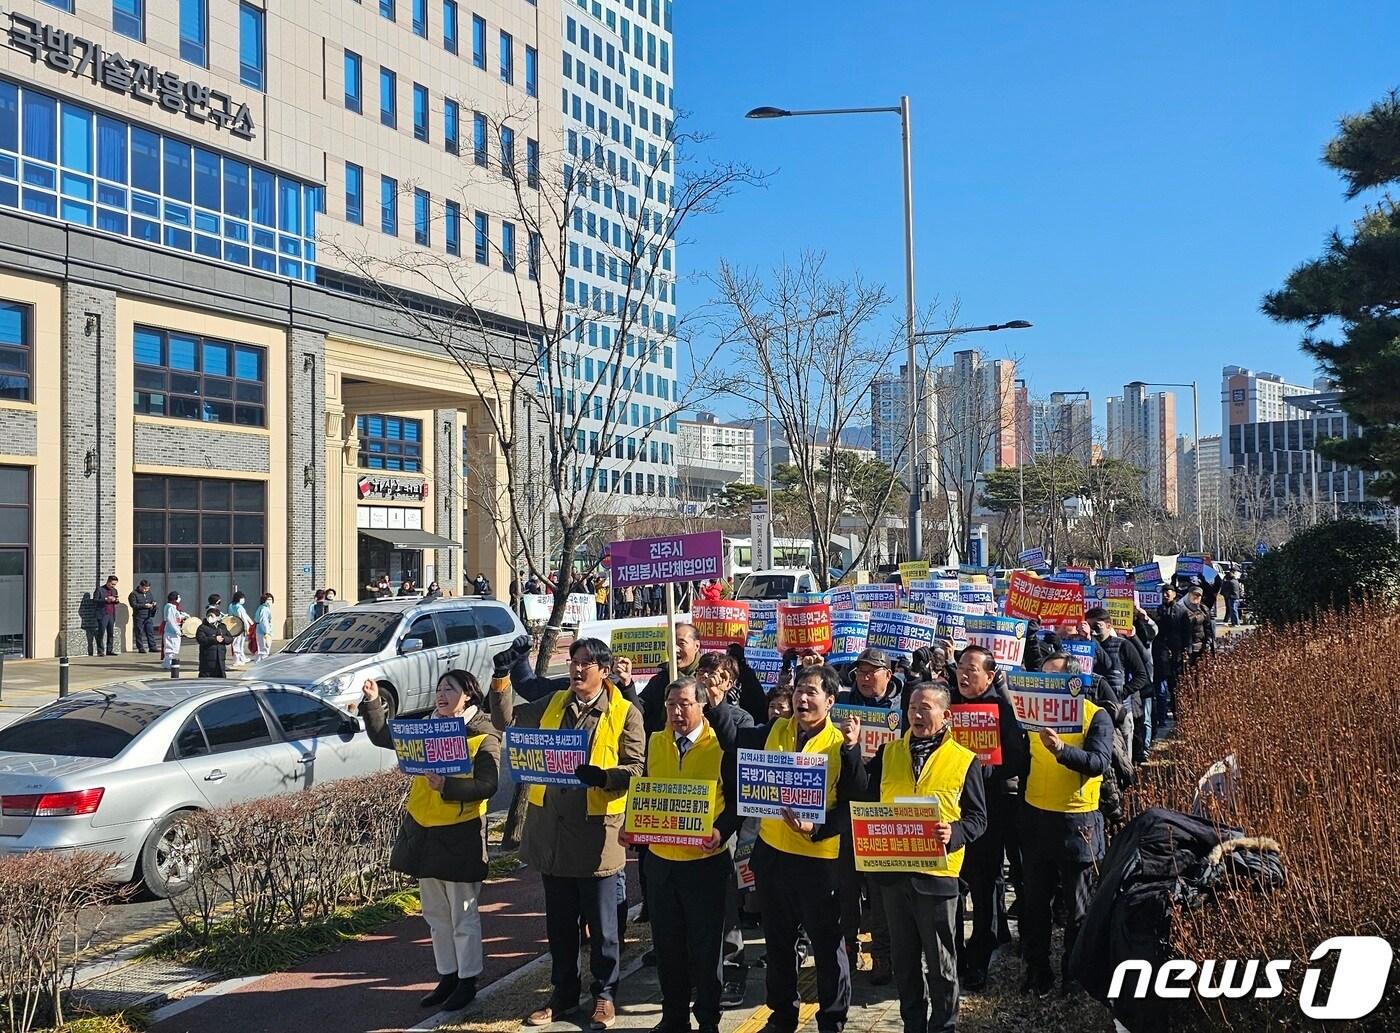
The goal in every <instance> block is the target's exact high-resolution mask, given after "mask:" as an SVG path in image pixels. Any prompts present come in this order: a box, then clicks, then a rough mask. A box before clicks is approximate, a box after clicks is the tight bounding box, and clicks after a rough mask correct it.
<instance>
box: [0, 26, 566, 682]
mask: <svg viewBox="0 0 1400 1033" xmlns="http://www.w3.org/2000/svg"><path fill="white" fill-rule="evenodd" d="M6 6H7V10H6V12H5V14H4V15H3V17H4V18H5V20H6V22H7V25H6V28H7V33H8V37H7V45H6V46H4V47H3V48H0V352H2V353H3V355H4V358H5V369H6V373H5V375H4V377H3V378H0V394H3V399H2V400H0V437H3V441H4V444H3V445H0V505H3V508H4V510H5V517H6V519H5V520H4V521H3V525H0V526H3V532H2V533H3V541H2V542H0V572H3V573H0V643H3V648H4V650H5V652H6V653H9V654H13V655H31V656H52V655H56V654H59V653H63V652H80V651H81V650H82V649H83V648H84V646H85V643H84V632H85V631H86V630H88V629H90V628H91V626H92V625H91V619H92V614H91V612H90V608H89V602H88V598H89V595H90V593H91V592H92V591H93V590H94V588H95V587H96V586H97V585H99V584H100V583H101V582H102V581H103V579H104V578H105V577H106V576H107V575H108V574H111V573H116V574H117V575H118V576H119V577H120V578H121V587H122V594H123V598H124V597H125V593H126V591H128V590H129V589H130V588H132V587H134V585H135V582H136V581H137V580H139V579H140V578H143V577H144V578H147V579H148V580H150V581H151V583H152V585H153V587H154V590H155V592H156V595H157V597H158V598H160V599H164V597H165V594H166V593H167V592H168V591H172V590H174V591H179V592H181V594H182V595H183V598H184V602H185V605H186V607H187V608H189V609H191V610H198V609H199V607H200V605H201V604H202V602H203V600H204V599H205V597H206V596H208V595H209V594H210V593H213V592H218V593H220V594H221V595H222V596H223V597H224V599H228V598H229V597H230V595H231V594H232V591H233V590H234V589H235V588H237V589H239V590H242V591H243V592H245V593H246V594H247V595H248V596H249V598H250V599H253V600H256V598H257V597H258V595H259V594H260V593H261V592H263V591H269V592H272V593H273V594H274V596H275V598H276V605H275V613H276V616H277V627H276V634H277V635H278V636H279V637H280V636H282V635H284V634H287V633H290V632H292V631H294V630H295V629H296V627H297V626H298V625H299V624H300V623H304V616H305V612H306V607H307V604H308V602H309V600H310V598H311V595H312V592H313V590H314V589H316V588H318V587H322V586H326V585H331V586H334V587H336V588H337V589H338V590H339V593H340V595H341V597H342V598H344V599H351V598H354V597H356V596H357V595H358V594H359V589H360V588H361V586H362V585H364V584H365V583H366V582H367V581H368V580H369V578H370V577H373V576H375V575H378V574H381V573H387V574H389V575H390V576H391V577H392V578H395V579H398V578H401V577H412V578H414V579H415V580H417V581H418V582H419V583H420V584H421V583H424V582H426V581H428V580H431V579H434V578H436V579H437V580H439V581H441V582H442V584H443V586H444V587H445V588H447V589H448V590H460V586H461V582H462V573H463V568H464V567H468V568H469V569H470V570H471V571H472V572H475V571H477V570H482V571H485V572H486V573H487V574H488V575H489V576H490V577H491V579H492V581H493V582H494V583H495V584H497V585H504V584H505V583H506V582H507V581H508V579H509V573H508V571H509V565H508V564H509V561H508V559H506V558H505V557H506V556H507V555H508V552H509V544H508V543H507V542H505V541H503V540H502V532H501V531H500V528H502V527H507V526H509V525H508V523H504V524H503V523H502V518H503V517H504V518H506V519H507V520H508V518H509V511H508V501H507V500H505V499H504V498H503V492H502V484H503V480H504V473H503V471H504V465H503V464H504V457H503V455H502V452H501V450H500V448H499V447H498V445H497V438H496V434H495V433H494V432H493V424H492V422H491V411H490V410H488V408H487V406H486V405H485V404H483V402H482V400H481V397H482V395H481V392H480V391H479V390H478V389H477V383H476V377H475V374H479V373H482V372H483V371H484V369H485V363H486V361H487V358H486V357H487V356H488V355H495V356H501V355H509V356H516V355H517V353H518V351H519V349H518V348H517V346H516V343H515V342H518V341H520V340H521V339H524V338H526V337H527V336H528V335H529V334H530V333H531V332H532V329H531V324H532V321H533V320H535V319H538V317H539V312H538V311H537V312H535V313H533V314H532V313H529V312H522V310H521V308H520V307H519V306H518V305H517V304H515V302H514V300H513V299H515V298H516V297H517V294H518V290H520V289H524V290H525V291H526V292H527V293H528V292H529V287H530V285H531V280H532V278H533V276H534V275H535V274H536V270H535V269H534V268H533V263H530V262H527V261H525V260H523V256H525V255H527V254H530V253H532V249H531V245H530V242H529V241H528V240H527V239H526V234H525V232H524V231H523V229H522V228H521V225H520V224H519V223H518V222H517V221H516V220H517V215H518V213H519V211H520V205H519V204H518V202H517V198H516V190H515V186H516V182H517V181H516V180H514V179H513V178H512V176H513V175H515V174H516V173H515V168H516V167H517V166H515V165H512V164H511V163H510V162H507V163H506V164H505V165H504V166H503V165H502V164H501V157H502V155H505V156H506V157H511V153H510V150H511V148H510V146H508V145H511V144H512V142H513V147H514V160H515V161H516V162H521V161H522V159H523V160H524V161H525V163H526V164H528V161H529V156H530V155H531V154H532V153H535V152H537V150H538V148H539V147H540V146H541V143H539V142H542V141H551V140H552V141H559V140H561V139H562V126H561V115H560V112H559V109H558V104H557V102H555V100H554V98H557V97H558V96H559V86H560V83H559V68H560V61H559V55H560V54H561V53H562V47H561V37H560V12H559V9H558V8H557V7H551V6H550V5H549V4H539V5H537V4H535V3H532V2H530V0H497V2H495V3H493V4H491V5H490V6H489V7H488V8H485V9H477V10H475V11H474V10H473V8H472V7H471V6H470V5H465V4H462V5H459V4H458V3H456V2H452V0H431V2H429V0H365V2H363V3H357V2H351V0H345V2H332V0H306V2H303V3H296V4H288V5H278V6H275V7H274V6H271V5H267V6H265V5H263V4H261V3H256V2H247V0H245V2H241V3H240V2H238V0H168V2H165V3H160V4H154V3H145V4H143V3H113V4H107V3H98V2H95V0H94V2H84V0H77V2H76V3H71V2H70V3H66V4H65V3H39V2H36V0H16V2H14V3H12V4H8V5H6ZM546 58H547V59H546ZM540 98H548V102H547V103H541V100H540ZM477 127H489V129H487V128H483V129H478V128H477ZM506 130H509V133H507V132H506ZM469 133H471V134H472V135H471V136H469V135H468V134H469ZM481 156H484V157H485V158H486V159H487V160H486V163H485V165H484V166H483V165H480V164H478V162H479V161H480V157H481ZM532 183H533V177H532ZM525 190H526V191H527V195H528V193H529V192H533V190H534V186H533V185H530V186H527V187H525ZM413 264H416V265H418V266H419V269H420V272H414V271H412V270H411V269H410V268H408V267H409V266H410V265H413ZM453 264H457V265H459V266H460V267H461V268H462V269H463V270H464V271H465V272H466V273H468V274H469V279H470V280H471V283H472V294H471V300H472V305H473V309H474V312H475V315H476V318H477V322H476V324H475V325H474V326H473V327H472V332H471V334H470V335H468V336H469V338H470V339H469V340H466V339H464V340H461V342H460V343H459V345H458V347H456V348H455V349H454V351H455V355H454V356H449V355H448V354H447V353H446V351H445V350H444V348H443V346H442V343H441V342H442V337H443V334H442V333H441V332H440V331H442V330H443V328H447V329H449V330H450V329H451V328H452V327H453V326H454V325H455V324H454V323H453V322H452V321H453V320H454V319H455V318H457V317H458V316H459V315H460V313H461V311H462V308H463V305H462V301H461V298H460V297H459V296H457V295H454V293H453V292H452V291H451V290H450V289H448V285H447V284H446V283H445V282H444V278H443V275H444V274H443V273H441V272H437V271H435V270H445V269H447V268H448V267H450V266H452V265H453ZM423 270H427V274H426V275H423V274H422V271H423ZM389 289H392V290H393V292H394V298H393V299H390V298H389V297H388V296H387V291H388V290H389ZM553 305H554V302H553V300H552V299H551V298H550V297H549V294H548V290H547V289H546V290H545V292H544V295H543V297H542V304H541V305H540V306H539V307H540V308H541V309H545V310H547V309H548V308H550V307H552V306H553ZM514 361H517V362H519V363H523V364H525V365H524V368H526V369H529V368H531V367H530V366H529V363H530V356H529V355H528V353H527V354H525V355H520V356H518V359H516V360H514ZM468 499H474V500H476V505H469V504H468V503H467V500H468ZM483 507H489V508H490V510H491V511H490V512H484V511H483ZM124 611H125V607H123V608H122V610H121V612H119V616H118V621H119V623H120V622H122V621H123V617H122V614H123V613H124Z"/></svg>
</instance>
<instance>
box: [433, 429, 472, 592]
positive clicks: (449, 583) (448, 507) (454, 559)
mask: <svg viewBox="0 0 1400 1033" xmlns="http://www.w3.org/2000/svg"><path fill="white" fill-rule="evenodd" d="M461 420H462V418H461V414H460V413H459V412H458V411H457V410H456V409H434V410H433V471H432V473H433V500H432V505H433V527H434V528H436V531H435V532H434V533H436V534H439V535H441V536H442V537H443V538H451V539H452V540H453V541H455V542H460V541H461V540H462V506H463V499H462V488H463V481H462V475H461V471H460V469H459V464H460V462H461V455H462V442H461V433H462V427H461ZM433 562H434V563H435V564H436V568H437V580H438V583H439V584H441V585H442V588H443V591H445V592H452V593H454V594H457V595H460V594H461V593H462V591H463V589H464V587H465V586H466V584H467V583H468V577H467V575H466V574H464V572H463V569H462V564H463V563H464V562H465V557H463V555H462V553H461V552H460V551H459V550H457V549H438V550H436V555H435V558H434V561H433Z"/></svg>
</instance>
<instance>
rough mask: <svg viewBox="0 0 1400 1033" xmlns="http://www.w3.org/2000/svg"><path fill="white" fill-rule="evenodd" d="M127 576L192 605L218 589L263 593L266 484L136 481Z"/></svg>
mask: <svg viewBox="0 0 1400 1033" xmlns="http://www.w3.org/2000/svg"><path fill="white" fill-rule="evenodd" d="M133 487H134V495H135V507H134V509H135V511H134V513H133V532H134V534H133V537H134V545H135V548H134V549H133V555H132V559H133V561H134V569H133V570H132V580H133V581H140V580H142V579H144V580H146V581H149V582H150V583H151V586H152V591H153V593H154V594H155V596H156V598H158V599H164V598H165V597H166V595H167V594H168V593H170V592H179V593H180V597H181V599H183V600H184V603H185V605H186V606H188V607H189V608H190V609H194V608H195V606H197V605H202V604H203V601H204V600H205V599H207V598H208V597H209V596H210V595H212V594H213V593H215V592H217V593H218V594H219V595H221V596H223V597H224V598H225V599H228V598H230V597H232V595H233V593H234V592H235V591H240V592H243V593H245V594H246V595H247V596H248V597H249V598H250V599H256V598H258V596H260V595H261V594H262V590H263V562H264V558H265V556H264V550H265V548H266V544H267V486H266V485H265V484H264V483H263V482H262V481H243V480H237V481H231V480H215V479H212V478H199V477H157V476H152V475H149V474H137V475H136V477H135V478H134V483H133Z"/></svg>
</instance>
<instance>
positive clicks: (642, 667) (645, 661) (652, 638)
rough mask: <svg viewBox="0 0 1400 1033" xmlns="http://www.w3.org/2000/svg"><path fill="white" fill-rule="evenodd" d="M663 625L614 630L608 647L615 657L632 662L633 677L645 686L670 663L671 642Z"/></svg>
mask: <svg viewBox="0 0 1400 1033" xmlns="http://www.w3.org/2000/svg"><path fill="white" fill-rule="evenodd" d="M667 636H668V631H667V628H666V626H665V625H664V624H663V625H661V626H659V627H649V628H613V629H612V631H611V633H609V636H608V647H609V648H610V649H611V650H612V654H613V656H615V657H617V656H621V657H626V658H627V659H629V660H631V661H632V677H633V678H636V679H638V680H639V681H641V682H642V683H643V684H645V683H646V681H647V680H648V679H650V678H651V676H652V675H654V674H655V673H656V672H657V671H659V670H661V668H663V667H665V666H666V665H667V664H668V663H670V659H671V652H670V640H669V638H668V637H667Z"/></svg>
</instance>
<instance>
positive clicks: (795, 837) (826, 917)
mask: <svg viewBox="0 0 1400 1033" xmlns="http://www.w3.org/2000/svg"><path fill="white" fill-rule="evenodd" d="M840 690H841V678H840V675H838V674H837V673H836V671H835V669H834V668H832V667H829V666H827V665H825V664H816V665H807V666H803V667H801V668H799V669H798V672H797V677H796V681H795V682H794V684H793V690H792V717H790V718H788V717H781V718H778V719H777V720H776V721H774V722H772V723H771V724H768V725H764V726H761V727H758V728H742V729H739V730H738V733H737V745H738V746H741V747H743V748H745V749H764V750H775V751H778V752H781V753H825V754H826V758H827V761H826V820H825V821H824V822H822V823H821V824H819V825H818V824H813V823H812V822H810V821H803V820H801V819H799V818H798V817H797V816H796V815H795V814H793V813H792V812H791V811H790V810H789V811H785V813H784V814H783V816H782V817H781V818H763V819H761V820H760V821H759V825H758V843H757V844H756V845H755V846H754V852H753V858H752V860H751V862H750V865H751V867H752V868H753V872H754V877H755V880H756V881H757V885H758V889H759V890H760V892H762V894H763V936H764V940H765V942H766V944H767V949H768V957H767V969H766V971H765V978H766V981H767V1003H768V1008H769V1009H770V1011H771V1012H772V1015H771V1016H770V1017H769V1019H768V1024H767V1025H766V1026H765V1027H764V1033H794V1031H795V1030H796V1029H797V1019H798V1011H797V1010H798V1006H799V1004H800V999H799V998H798V995H797V968H798V956H797V940H798V935H799V931H800V930H804V929H805V930H806V932H807V936H808V937H809V938H810V940H811V942H812V957H813V960H814V961H815V962H816V966H817V1001H818V1007H817V1029H818V1033H840V1030H841V1029H842V1028H843V1027H844V1026H845V1025H846V1012H847V1011H848V1010H849V1008H850V1004H851V965H850V955H849V953H848V950H849V949H853V948H848V946H847V944H846V940H845V938H844V937H843V936H842V934H841V900H840V892H839V885H840V876H839V872H838V868H839V865H840V862H839V861H838V860H837V856H838V853H839V851H840V845H841V831H842V829H844V828H847V827H849V826H850V821H851V812H850V808H848V807H847V806H846V804H847V803H848V802H849V801H851V800H853V799H854V800H858V799H860V798H861V797H862V794H864V792H865V765H864V764H863V763H862V762H861V758H860V746H859V745H858V743H857V737H858V736H859V735H860V724H859V722H856V721H850V722H847V724H846V725H845V726H844V727H840V728H838V727H837V726H836V725H835V724H833V723H832V721H831V717H830V715H831V708H832V706H833V705H834V704H835V703H836V695H837V693H838V692H840Z"/></svg>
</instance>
